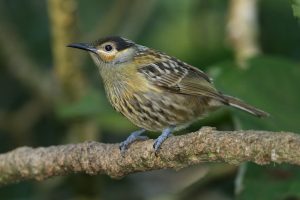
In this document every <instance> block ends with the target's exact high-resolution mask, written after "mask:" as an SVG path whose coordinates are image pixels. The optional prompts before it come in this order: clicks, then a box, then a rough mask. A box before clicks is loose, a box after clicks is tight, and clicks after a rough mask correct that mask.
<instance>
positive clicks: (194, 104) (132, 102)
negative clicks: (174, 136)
mask: <svg viewBox="0 0 300 200" xmlns="http://www.w3.org/2000/svg"><path fill="white" fill-rule="evenodd" d="M119 102H120V103H119V105H114V107H115V108H116V109H117V110H118V111H119V112H121V113H122V114H123V115H125V116H126V117H127V118H128V119H129V120H130V121H131V122H132V123H134V124H135V125H136V126H139V127H141V128H144V129H146V130H150V131H161V130H163V129H164V128H166V127H168V126H171V125H173V126H178V127H180V126H182V125H184V124H188V123H190V122H192V121H194V120H196V119H197V118H199V117H201V116H202V115H203V114H205V112H206V111H207V109H208V107H209V106H208V102H209V99H208V98H206V97H196V96H189V95H182V94H174V93H169V92H164V93H134V94H133V95H132V97H130V98H121V99H119Z"/></svg>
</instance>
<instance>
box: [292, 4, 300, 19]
mask: <svg viewBox="0 0 300 200" xmlns="http://www.w3.org/2000/svg"><path fill="white" fill-rule="evenodd" d="M292 9H293V13H294V16H295V17H297V18H299V19H300V0H293V1H292Z"/></svg>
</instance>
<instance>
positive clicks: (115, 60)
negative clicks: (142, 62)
mask: <svg viewBox="0 0 300 200" xmlns="http://www.w3.org/2000/svg"><path fill="white" fill-rule="evenodd" d="M96 49H97V50H96V52H91V53H90V54H91V56H92V58H93V60H94V61H95V62H96V64H97V65H99V64H101V63H102V64H106V65H110V64H112V65H117V64H121V63H125V62H129V61H132V59H133V57H134V55H135V51H136V48H135V47H134V46H131V47H127V48H125V49H119V48H118V44H116V42H114V41H108V42H104V43H102V44H99V45H98V46H96ZM95 59H99V61H96V60H95Z"/></svg>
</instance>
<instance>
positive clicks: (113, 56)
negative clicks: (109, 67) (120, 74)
mask: <svg viewBox="0 0 300 200" xmlns="http://www.w3.org/2000/svg"><path fill="white" fill-rule="evenodd" d="M115 57H116V55H107V54H106V55H105V54H102V55H100V58H101V59H102V60H103V61H104V62H111V61H112V60H113V59H115Z"/></svg>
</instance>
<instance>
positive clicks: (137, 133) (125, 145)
mask: <svg viewBox="0 0 300 200" xmlns="http://www.w3.org/2000/svg"><path fill="white" fill-rule="evenodd" d="M143 132H145V130H144V129H142V130H140V131H135V132H133V133H132V134H131V135H130V136H129V137H128V138H127V139H126V140H125V141H123V142H121V143H120V145H119V149H120V152H121V155H122V156H123V157H124V156H125V153H126V150H127V149H128V147H129V146H130V145H131V144H132V143H133V142H135V141H141V140H147V139H148V137H147V136H142V135H141V134H142V133H143Z"/></svg>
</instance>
